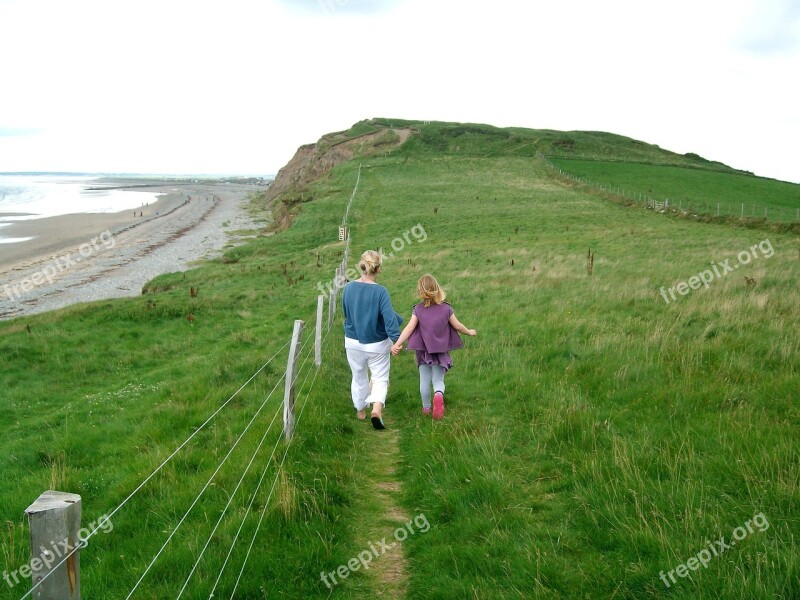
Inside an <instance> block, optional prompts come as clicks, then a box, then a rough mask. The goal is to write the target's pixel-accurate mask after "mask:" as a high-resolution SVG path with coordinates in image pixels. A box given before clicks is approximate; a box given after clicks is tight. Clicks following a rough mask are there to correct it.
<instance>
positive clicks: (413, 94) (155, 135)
mask: <svg viewBox="0 0 800 600" xmlns="http://www.w3.org/2000/svg"><path fill="white" fill-rule="evenodd" d="M798 73H800V1H798V0H725V1H722V0H671V1H670V2H647V1H642V0H607V1H605V2H598V1H597V0H559V2H534V1H527V2H526V1H523V0H492V1H491V2H489V1H480V2H479V1H472V0H225V1H224V2H223V1H222V0H216V1H214V2H210V1H205V0H193V1H191V2H189V1H183V0H136V1H135V2H134V1H131V0H113V1H109V0H70V1H68V2H67V1H65V0H0V171H17V170H27V171H30V170H59V171H91V172H96V171H106V172H109V171H111V172H114V171H115V172H120V171H124V172H151V173H251V174H272V173H275V172H276V171H277V170H278V169H279V168H280V167H282V166H283V165H284V164H285V163H286V162H287V161H288V160H289V159H290V158H291V157H292V155H293V154H294V151H295V150H296V148H297V147H298V146H299V145H301V144H304V143H308V142H313V141H316V140H317V139H318V138H319V137H320V136H321V135H323V134H325V133H328V132H331V131H337V130H341V129H346V128H348V127H349V126H350V125H352V124H353V123H355V122H357V121H359V120H361V119H365V118H371V117H396V118H406V119H424V120H444V121H469V122H476V123H489V124H492V125H497V126H501V127H502V126H519V127H531V128H549V129H561V130H601V131H610V132H614V133H619V134H622V135H627V136H630V137H633V138H637V139H641V140H644V141H647V142H650V143H654V144H658V145H659V146H661V147H663V148H667V149H669V150H673V151H676V152H680V153H685V152H696V153H698V154H700V155H702V156H704V157H706V158H709V159H713V160H720V161H723V162H725V163H727V164H729V165H731V166H733V167H736V168H740V169H746V170H750V171H754V172H755V173H756V174H759V175H764V176H768V177H775V178H779V179H785V180H789V181H794V182H800V160H799V159H800V154H799V153H798V151H797V145H798V140H800V111H798V109H797V106H800V83H798Z"/></svg>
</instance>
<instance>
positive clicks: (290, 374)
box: [283, 320, 303, 442]
mask: <svg viewBox="0 0 800 600" xmlns="http://www.w3.org/2000/svg"><path fill="white" fill-rule="evenodd" d="M302 337H303V321H300V320H297V321H295V322H294V331H292V343H291V344H290V345H289V360H288V362H287V363H286V382H285V384H284V391H283V434H284V436H285V437H286V441H287V442H288V441H289V440H291V439H292V435H293V434H294V398H295V389H294V384H295V383H296V382H297V358H298V356H299V354H300V340H301V339H302Z"/></svg>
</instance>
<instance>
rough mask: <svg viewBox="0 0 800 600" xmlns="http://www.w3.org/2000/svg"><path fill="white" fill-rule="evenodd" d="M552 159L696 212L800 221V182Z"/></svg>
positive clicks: (600, 181) (601, 181)
mask: <svg viewBox="0 0 800 600" xmlns="http://www.w3.org/2000/svg"><path fill="white" fill-rule="evenodd" d="M551 162H552V164H553V165H555V166H557V167H558V168H560V169H562V170H563V171H565V172H567V173H569V174H571V175H575V176H577V177H580V178H581V179H583V180H585V181H587V182H589V183H593V184H596V185H601V186H604V187H606V188H619V189H620V190H621V191H620V193H622V191H624V193H625V194H626V195H627V196H628V197H630V196H631V195H632V194H636V195H638V196H645V197H651V198H654V199H656V200H658V201H661V202H663V201H664V200H665V199H669V202H670V204H672V205H673V206H675V207H676V208H677V207H679V206H680V207H681V208H682V209H684V210H689V211H692V212H700V213H709V214H712V215H717V214H719V215H720V216H727V215H730V216H733V217H740V218H741V217H742V216H744V217H756V218H763V217H765V215H766V218H767V219H768V220H770V221H780V222H795V223H797V222H800V186H798V185H796V184H793V183H787V182H785V181H777V180H775V179H765V178H762V177H753V176H752V175H744V174H741V173H727V172H717V171H708V170H701V169H697V168H691V167H680V166H674V165H653V164H646V163H628V162H606V161H601V160H571V159H552V160H551Z"/></svg>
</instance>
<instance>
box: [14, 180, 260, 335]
mask: <svg viewBox="0 0 800 600" xmlns="http://www.w3.org/2000/svg"><path fill="white" fill-rule="evenodd" d="M111 183H112V184H113V183H115V182H111ZM120 183H121V185H117V186H116V187H117V189H121V188H122V187H124V183H122V182H120ZM148 187H150V188H151V189H150V190H148V191H155V192H156V193H161V194H163V195H162V196H160V197H159V198H158V200H157V201H156V202H153V203H151V204H149V205H147V206H143V207H142V208H141V209H137V210H136V211H135V212H136V214H137V215H138V214H139V213H140V212H141V213H142V217H138V216H137V217H134V216H133V213H134V211H132V210H124V211H120V212H118V213H78V214H71V215H61V216H56V217H46V218H42V219H30V220H24V221H19V222H14V223H13V224H11V225H10V226H8V227H4V228H3V229H4V231H3V233H4V235H9V236H10V237H25V236H26V234H27V235H32V234H34V232H35V235H36V236H37V238H36V239H35V240H31V241H28V242H22V243H19V244H7V245H5V247H3V246H0V320H5V319H13V318H15V317H19V316H25V315H31V314H37V313H41V312H46V311H50V310H55V309H58V308H63V307H65V306H69V305H71V304H77V303H80V302H91V301H95V300H105V299H110V298H119V297H126V296H127V297H130V296H138V295H140V294H141V289H142V287H143V286H144V284H146V283H147V282H148V281H150V280H151V279H153V278H154V277H156V276H158V275H161V274H163V273H169V272H177V271H184V270H187V269H189V268H191V266H192V263H194V262H195V261H198V260H202V259H207V258H210V257H212V256H213V255H216V254H218V253H219V252H220V251H221V250H222V249H223V248H224V247H225V246H226V245H227V244H228V243H229V242H230V241H231V236H230V235H229V234H228V233H227V232H226V231H225V230H226V229H229V230H231V231H237V230H256V231H258V230H261V229H263V227H264V224H263V223H256V222H254V221H253V220H252V219H251V217H250V215H249V214H248V212H247V210H246V208H245V206H244V204H245V203H246V201H247V199H248V197H249V195H250V194H251V193H253V192H256V191H261V190H263V189H264V187H263V185H255V184H240V183H209V182H205V183H200V182H197V183H194V182H192V183H190V184H189V183H183V182H181V183H176V182H168V181H165V182H161V183H160V185H158V184H156V183H153V184H152V185H150V186H148ZM12 230H13V232H12ZM239 239H244V238H239ZM33 242H37V243H33ZM15 246H17V247H16V248H15ZM7 250H8V251H7Z"/></svg>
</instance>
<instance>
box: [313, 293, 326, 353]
mask: <svg viewBox="0 0 800 600" xmlns="http://www.w3.org/2000/svg"><path fill="white" fill-rule="evenodd" d="M324 310H325V296H317V328H316V329H315V330H314V364H316V365H317V366H318V367H319V366H321V365H322V313H323V311H324Z"/></svg>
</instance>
